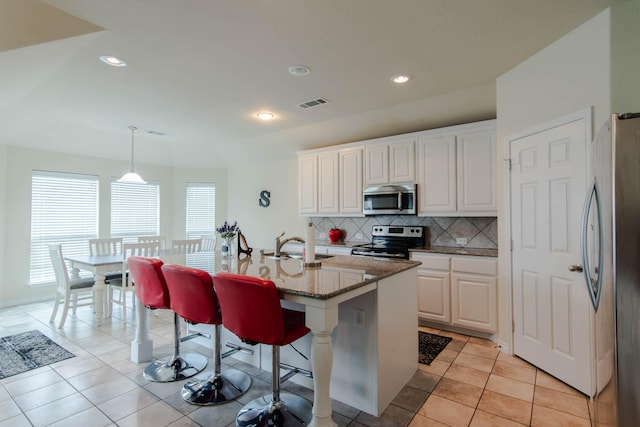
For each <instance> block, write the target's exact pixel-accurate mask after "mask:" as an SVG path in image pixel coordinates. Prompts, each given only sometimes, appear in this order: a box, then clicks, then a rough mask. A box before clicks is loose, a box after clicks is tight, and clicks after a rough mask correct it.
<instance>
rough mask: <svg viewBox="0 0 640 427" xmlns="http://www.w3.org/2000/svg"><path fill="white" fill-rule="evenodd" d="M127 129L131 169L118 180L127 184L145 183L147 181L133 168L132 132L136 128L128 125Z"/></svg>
mask: <svg viewBox="0 0 640 427" xmlns="http://www.w3.org/2000/svg"><path fill="white" fill-rule="evenodd" d="M129 129H131V170H130V171H129V172H127V173H125V174H124V175H122V177H121V178H120V179H119V180H118V182H124V183H128V184H146V183H147V182H146V181H145V180H144V179H142V177H141V176H140V175H138V174H137V173H136V172H135V171H134V170H133V133H134V132H135V131H136V130H137V129H138V128H137V127H135V126H129Z"/></svg>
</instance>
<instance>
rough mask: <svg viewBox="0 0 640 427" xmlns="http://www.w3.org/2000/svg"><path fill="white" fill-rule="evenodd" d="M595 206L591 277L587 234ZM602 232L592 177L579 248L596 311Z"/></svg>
mask: <svg viewBox="0 0 640 427" xmlns="http://www.w3.org/2000/svg"><path fill="white" fill-rule="evenodd" d="M594 204H595V208H596V214H597V221H598V230H597V231H598V234H597V239H598V254H597V256H598V265H596V266H595V267H594V268H593V271H594V273H595V276H596V277H593V276H592V275H591V270H592V269H591V267H592V263H591V262H590V259H589V248H588V247H587V246H588V244H587V240H588V239H587V233H588V231H589V214H590V213H591V209H592V207H593V206H594ZM603 233H604V230H603V228H602V207H601V205H600V190H599V188H598V181H597V179H596V178H595V177H594V178H593V181H592V182H591V186H590V190H589V193H588V194H587V198H586V200H585V204H584V209H583V211H582V232H581V233H580V234H581V235H580V246H581V247H582V264H583V265H584V277H585V280H586V282H587V289H588V290H589V297H590V298H591V303H592V304H593V308H594V309H595V310H596V311H598V304H599V303H600V293H601V292H600V290H601V288H602V286H601V285H602V271H601V266H602V262H603V258H604V252H603V250H604V248H603V246H602V245H603V243H604V234H603Z"/></svg>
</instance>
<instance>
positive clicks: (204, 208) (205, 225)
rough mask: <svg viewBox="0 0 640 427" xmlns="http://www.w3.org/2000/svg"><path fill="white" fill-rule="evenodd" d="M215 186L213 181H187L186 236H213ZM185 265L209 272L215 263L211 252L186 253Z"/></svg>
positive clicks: (188, 237) (214, 231)
mask: <svg viewBox="0 0 640 427" xmlns="http://www.w3.org/2000/svg"><path fill="white" fill-rule="evenodd" d="M215 224H216V186H215V184H213V183H195V182H188V183H187V224H186V233H185V235H186V238H187V239H197V238H200V237H203V238H213V237H214V236H215V233H216V225H215ZM187 265H189V266H191V267H193V268H199V269H200V270H204V271H207V272H209V273H211V274H213V273H214V271H212V270H213V269H214V268H213V267H214V265H215V255H214V253H213V252H199V253H197V254H187Z"/></svg>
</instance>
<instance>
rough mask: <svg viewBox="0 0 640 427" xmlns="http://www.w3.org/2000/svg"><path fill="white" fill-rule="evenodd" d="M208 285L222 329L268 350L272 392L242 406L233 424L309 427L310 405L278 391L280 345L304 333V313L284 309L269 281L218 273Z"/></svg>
mask: <svg viewBox="0 0 640 427" xmlns="http://www.w3.org/2000/svg"><path fill="white" fill-rule="evenodd" d="M213 283H214V286H215V289H216V294H217V295H218V300H219V301H220V310H221V311H222V323H223V325H224V327H225V328H227V329H228V330H230V331H231V332H233V333H234V334H236V335H237V336H238V337H239V338H240V339H241V340H243V341H244V342H247V343H250V344H268V345H271V346H273V358H272V370H271V372H272V375H271V378H272V382H271V386H272V394H270V395H265V396H262V397H259V398H257V399H254V400H252V401H251V402H249V403H247V404H246V405H244V407H243V408H242V409H241V410H240V412H238V416H237V417H236V426H238V427H246V426H272V425H273V426H281V425H286V426H290V425H308V424H309V422H310V421H311V417H312V412H311V411H312V406H311V404H310V403H309V402H308V401H307V400H305V399H303V398H301V397H299V396H295V395H293V394H290V393H280V381H281V379H280V347H281V346H283V345H287V344H290V343H292V342H293V341H295V340H297V339H298V338H301V337H303V336H304V335H306V334H307V333H308V332H309V328H307V327H306V326H305V323H304V322H305V314H304V312H301V311H295V310H289V309H286V308H283V307H282V306H281V305H280V295H279V293H278V288H277V287H276V285H275V283H273V282H272V281H271V280H264V279H260V278H257V277H249V276H242V275H238V274H231V273H218V274H216V275H215V276H214V277H213ZM288 376H289V375H287V376H285V378H288Z"/></svg>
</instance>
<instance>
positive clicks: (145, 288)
mask: <svg viewBox="0 0 640 427" xmlns="http://www.w3.org/2000/svg"><path fill="white" fill-rule="evenodd" d="M128 264H129V274H131V275H132V276H133V279H134V281H135V283H136V286H135V287H134V289H135V291H136V294H137V295H138V299H139V300H140V302H142V304H144V306H145V307H147V308H149V309H151V310H155V309H159V308H164V309H168V310H170V309H171V300H170V297H169V289H168V288H167V283H166V282H165V279H164V276H163V275H162V270H161V267H162V264H163V263H162V261H160V260H159V259H156V258H145V257H140V256H132V257H129V259H128ZM173 329H174V332H173V356H172V357H171V358H170V359H169V360H164V361H162V360H158V361H156V362H153V363H152V364H150V365H149V366H147V367H146V368H145V369H144V372H143V373H142V375H143V376H144V377H145V378H146V379H147V380H149V381H154V382H171V381H180V380H183V379H185V378H189V377H191V376H193V375H195V374H197V373H198V372H201V371H202V370H204V368H205V367H206V366H207V358H206V357H204V356H203V355H201V354H195V353H188V354H185V355H181V354H180V341H181V339H180V318H179V317H178V314H177V313H175V312H174V313H173Z"/></svg>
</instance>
